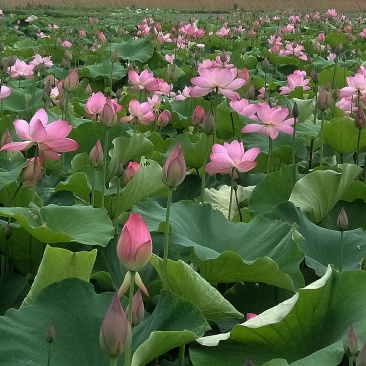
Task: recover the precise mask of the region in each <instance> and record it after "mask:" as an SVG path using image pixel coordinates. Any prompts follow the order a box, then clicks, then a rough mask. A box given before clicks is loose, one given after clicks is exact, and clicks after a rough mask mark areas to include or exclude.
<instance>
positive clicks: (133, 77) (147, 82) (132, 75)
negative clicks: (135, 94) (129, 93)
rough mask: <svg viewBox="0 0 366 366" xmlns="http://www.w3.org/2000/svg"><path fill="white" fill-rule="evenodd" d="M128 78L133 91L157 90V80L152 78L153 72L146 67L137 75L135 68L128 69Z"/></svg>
mask: <svg viewBox="0 0 366 366" xmlns="http://www.w3.org/2000/svg"><path fill="white" fill-rule="evenodd" d="M128 78H129V80H130V82H131V84H132V88H131V89H132V90H133V91H139V90H146V91H157V90H159V82H158V80H157V79H156V78H154V74H153V73H152V72H149V71H148V70H147V69H145V70H144V71H142V73H141V74H140V75H139V74H138V73H137V72H136V71H135V70H129V71H128Z"/></svg>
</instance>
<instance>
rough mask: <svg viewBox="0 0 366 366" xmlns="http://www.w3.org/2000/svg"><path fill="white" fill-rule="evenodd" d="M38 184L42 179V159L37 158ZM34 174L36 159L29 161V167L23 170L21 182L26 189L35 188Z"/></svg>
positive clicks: (20, 177)
mask: <svg viewBox="0 0 366 366" xmlns="http://www.w3.org/2000/svg"><path fill="white" fill-rule="evenodd" d="M35 173H36V182H39V181H40V179H41V178H42V175H43V173H42V168H41V159H40V158H39V157H37V162H36V170H35ZM33 174H34V158H31V159H28V160H27V166H26V167H25V168H23V169H22V171H21V173H20V176H19V180H20V182H21V183H22V184H23V187H25V188H31V187H33Z"/></svg>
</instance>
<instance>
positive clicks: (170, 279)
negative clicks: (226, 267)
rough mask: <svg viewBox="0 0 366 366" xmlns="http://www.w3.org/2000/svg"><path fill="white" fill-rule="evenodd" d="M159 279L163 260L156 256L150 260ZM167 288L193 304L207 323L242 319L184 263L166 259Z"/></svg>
mask: <svg viewBox="0 0 366 366" xmlns="http://www.w3.org/2000/svg"><path fill="white" fill-rule="evenodd" d="M150 263H151V264H152V265H153V266H154V267H155V269H156V270H157V272H158V273H159V275H160V277H161V278H162V276H163V260H162V259H161V258H159V257H158V256H156V255H153V256H152V257H151V259H150ZM167 287H168V289H169V290H172V291H173V292H174V293H176V294H178V295H179V296H182V297H183V298H185V299H187V300H189V301H191V302H192V303H193V304H195V305H196V306H197V307H198V308H199V309H200V310H201V311H202V313H203V315H204V316H205V317H206V319H207V320H208V321H218V320H223V319H227V318H238V319H240V318H242V317H243V314H241V313H239V312H238V311H237V310H236V309H235V308H234V307H233V306H232V305H231V304H230V302H229V301H227V300H226V299H225V298H224V297H223V296H222V295H221V294H220V292H218V291H217V290H216V289H215V288H214V287H212V286H211V285H210V284H209V283H208V282H207V281H206V280H205V279H204V278H203V277H201V276H200V275H199V273H197V272H196V271H195V270H194V269H193V268H192V267H190V266H189V265H188V264H186V263H185V262H183V261H181V260H178V261H172V260H170V259H168V265H167Z"/></svg>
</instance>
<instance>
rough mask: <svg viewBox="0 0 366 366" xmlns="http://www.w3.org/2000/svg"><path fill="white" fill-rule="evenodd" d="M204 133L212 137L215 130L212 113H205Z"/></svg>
mask: <svg viewBox="0 0 366 366" xmlns="http://www.w3.org/2000/svg"><path fill="white" fill-rule="evenodd" d="M202 129H203V132H204V133H205V134H206V135H212V134H213V132H214V130H215V119H214V116H213V114H212V113H211V112H207V113H205V118H204V120H203V123H202Z"/></svg>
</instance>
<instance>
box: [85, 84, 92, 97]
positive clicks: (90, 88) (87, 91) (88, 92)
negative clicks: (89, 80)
mask: <svg viewBox="0 0 366 366" xmlns="http://www.w3.org/2000/svg"><path fill="white" fill-rule="evenodd" d="M85 91H86V93H87V94H89V95H91V94H92V93H93V89H92V87H91V86H90V84H88V85H87V86H86V88H85Z"/></svg>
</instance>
